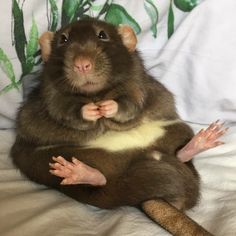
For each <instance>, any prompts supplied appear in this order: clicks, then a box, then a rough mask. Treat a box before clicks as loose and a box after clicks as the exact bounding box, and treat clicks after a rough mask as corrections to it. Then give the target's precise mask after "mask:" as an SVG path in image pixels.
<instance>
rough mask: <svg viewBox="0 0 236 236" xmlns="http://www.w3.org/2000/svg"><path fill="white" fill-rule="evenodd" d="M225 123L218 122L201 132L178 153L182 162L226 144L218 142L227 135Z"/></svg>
mask: <svg viewBox="0 0 236 236" xmlns="http://www.w3.org/2000/svg"><path fill="white" fill-rule="evenodd" d="M223 126H224V123H219V121H216V122H214V123H212V124H210V125H209V127H208V128H207V129H205V130H204V129H202V130H200V131H199V132H198V133H197V134H196V135H195V136H194V137H193V138H192V139H191V140H190V141H189V143H187V144H186V145H185V146H184V147H183V148H182V149H181V150H180V151H179V152H178V153H177V157H178V159H179V160H180V161H181V162H187V161H189V160H191V159H192V158H193V156H195V155H196V154H198V153H200V152H203V151H205V150H208V149H210V148H213V147H216V146H219V145H221V144H224V142H221V141H219V140H218V138H219V137H221V136H222V135H223V134H225V133H226V132H227V130H228V128H223Z"/></svg>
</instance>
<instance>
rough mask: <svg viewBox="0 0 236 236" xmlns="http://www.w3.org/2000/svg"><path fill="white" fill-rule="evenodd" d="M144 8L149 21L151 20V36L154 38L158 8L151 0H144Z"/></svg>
mask: <svg viewBox="0 0 236 236" xmlns="http://www.w3.org/2000/svg"><path fill="white" fill-rule="evenodd" d="M144 8H145V10H146V12H147V13H148V15H149V17H150V19H151V22H152V25H151V31H152V34H153V37H155V38H156V37H157V22H158V10H157V8H156V6H155V5H154V3H153V1H152V0H145V2H144Z"/></svg>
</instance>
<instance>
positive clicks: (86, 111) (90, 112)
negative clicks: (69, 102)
mask: <svg viewBox="0 0 236 236" xmlns="http://www.w3.org/2000/svg"><path fill="white" fill-rule="evenodd" d="M81 112H82V117H83V119H85V120H87V121H96V120H98V119H99V118H101V117H102V115H101V114H100V111H99V106H97V105H95V104H94V103H88V104H86V105H84V106H83V107H82V109H81Z"/></svg>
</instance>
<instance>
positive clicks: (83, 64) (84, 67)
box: [74, 58, 92, 73]
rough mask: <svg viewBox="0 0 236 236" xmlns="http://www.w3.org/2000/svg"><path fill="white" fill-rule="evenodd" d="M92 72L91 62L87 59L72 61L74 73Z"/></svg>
mask: <svg viewBox="0 0 236 236" xmlns="http://www.w3.org/2000/svg"><path fill="white" fill-rule="evenodd" d="M91 70H92V62H91V60H90V59H88V58H76V59H75V61H74V71H75V72H80V73H87V72H89V71H91Z"/></svg>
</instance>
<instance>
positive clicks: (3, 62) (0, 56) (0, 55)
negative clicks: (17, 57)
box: [0, 48, 16, 84]
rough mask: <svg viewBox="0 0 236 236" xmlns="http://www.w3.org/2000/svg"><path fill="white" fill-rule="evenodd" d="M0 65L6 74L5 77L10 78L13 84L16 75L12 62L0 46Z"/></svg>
mask: <svg viewBox="0 0 236 236" xmlns="http://www.w3.org/2000/svg"><path fill="white" fill-rule="evenodd" d="M0 67H1V68H2V70H3V72H4V73H5V74H6V75H7V77H8V78H9V79H10V81H11V82H12V83H13V84H15V83H16V77H15V73H14V69H13V66H12V63H11V61H10V60H9V58H8V57H7V55H6V54H5V53H4V51H3V50H2V49H1V48H0Z"/></svg>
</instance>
